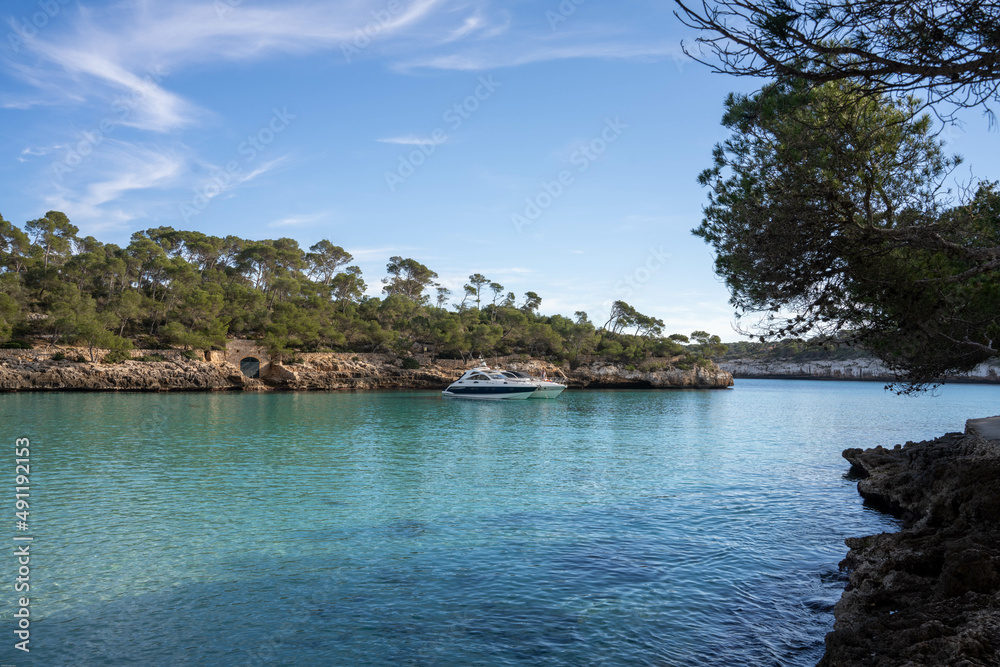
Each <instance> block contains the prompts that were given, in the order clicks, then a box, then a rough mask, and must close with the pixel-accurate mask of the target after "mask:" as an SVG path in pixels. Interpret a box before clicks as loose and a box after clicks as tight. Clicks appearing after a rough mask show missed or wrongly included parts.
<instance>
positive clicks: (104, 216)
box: [45, 140, 189, 231]
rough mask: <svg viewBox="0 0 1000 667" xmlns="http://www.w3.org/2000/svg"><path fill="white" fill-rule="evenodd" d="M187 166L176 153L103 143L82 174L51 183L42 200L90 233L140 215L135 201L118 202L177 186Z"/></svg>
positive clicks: (180, 154) (141, 211) (175, 151)
mask: <svg viewBox="0 0 1000 667" xmlns="http://www.w3.org/2000/svg"><path fill="white" fill-rule="evenodd" d="M188 163H189V159H188V156H187V155H185V154H184V153H183V152H182V151H180V150H176V149H160V148H157V147H152V146H146V145H142V144H133V143H128V142H123V141H113V140H108V145H107V146H106V147H105V150H104V151H103V152H102V154H101V156H100V157H99V158H98V159H95V161H94V162H93V163H92V164H89V165H88V167H87V170H86V171H85V172H83V173H75V172H74V173H71V174H69V175H68V177H67V178H65V179H64V181H63V182H54V183H53V184H52V187H53V189H54V193H53V194H51V195H49V196H47V197H46V198H45V199H46V203H47V204H48V205H49V206H50V207H51V208H54V209H56V210H60V211H67V212H70V213H71V214H72V217H73V219H74V220H81V221H84V222H86V223H87V228H88V229H90V230H91V231H99V230H101V229H107V228H114V227H117V226H120V225H121V224H124V223H126V222H128V221H129V220H132V219H134V218H136V217H142V216H143V215H144V211H143V210H141V208H142V207H141V206H137V205H136V204H135V203H134V202H133V204H132V206H131V207H130V206H124V205H122V203H121V200H122V199H123V198H126V196H127V195H129V194H130V193H134V192H137V191H143V190H150V189H164V188H169V187H173V186H176V185H178V184H179V183H180V182H181V179H182V176H183V174H185V173H186V172H187V168H188V167H187V165H188Z"/></svg>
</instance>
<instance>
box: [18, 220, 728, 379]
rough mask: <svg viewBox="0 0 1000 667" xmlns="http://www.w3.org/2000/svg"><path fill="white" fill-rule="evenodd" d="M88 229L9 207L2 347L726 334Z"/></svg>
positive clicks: (612, 342)
mask: <svg viewBox="0 0 1000 667" xmlns="http://www.w3.org/2000/svg"><path fill="white" fill-rule="evenodd" d="M78 231H79V229H78V228H77V227H76V226H74V225H73V224H72V223H71V222H70V221H69V219H68V218H67V217H66V215H64V214H63V213H60V212H58V211H50V212H48V213H47V214H46V215H45V217H43V218H39V219H37V220H31V221H29V222H27V223H25V225H24V228H23V229H21V228H18V227H17V226H15V225H13V224H11V223H10V222H7V221H6V220H4V219H3V218H2V217H0V345H3V346H4V347H19V346H28V345H30V344H31V343H30V341H31V340H32V339H36V340H37V339H42V340H46V341H49V342H51V343H52V344H57V345H58V344H75V345H82V346H87V347H90V348H91V349H95V348H106V349H111V350H112V354H111V355H110V356H109V358H106V359H109V360H111V361H114V360H119V359H124V358H127V357H128V356H129V351H130V350H132V349H134V348H136V347H138V348H147V349H149V348H152V349H163V348H182V349H194V348H198V349H210V348H215V349H221V348H223V347H225V345H226V338H227V337H243V338H251V339H256V340H259V341H261V342H262V343H263V344H264V345H265V346H266V347H267V348H268V349H269V351H270V352H271V354H272V355H275V356H277V357H279V358H282V357H283V358H287V357H294V354H295V352H297V351H309V352H311V351H338V352H340V351H343V352H389V353H394V354H398V355H400V356H404V357H405V356H408V355H410V354H413V353H423V352H427V353H430V354H432V355H434V356H436V357H439V358H453V359H455V358H470V357H473V356H478V355H484V356H493V355H509V354H524V355H530V356H535V357H545V358H548V359H551V360H560V361H568V362H569V363H570V364H571V365H573V364H576V363H579V362H580V361H581V360H582V359H583V358H584V357H587V358H594V357H598V358H603V359H608V360H613V361H617V362H622V363H625V364H631V365H636V366H637V367H638V366H639V365H641V366H643V367H644V368H651V367H655V366H659V365H666V364H667V363H670V364H672V365H674V366H680V367H690V366H693V365H695V364H700V365H706V364H708V363H709V362H708V360H709V359H710V358H711V356H713V355H718V354H721V353H722V352H724V350H725V346H724V345H722V344H721V340H720V339H719V337H718V336H711V335H709V334H708V333H706V332H703V331H696V332H693V333H692V334H691V337H690V338H689V337H688V336H685V335H682V334H672V335H669V336H664V334H663V326H664V325H663V322H662V320H659V319H656V318H654V317H651V316H648V315H643V314H642V313H639V312H637V311H636V310H635V308H633V307H632V306H630V305H629V304H627V303H625V302H622V301H616V302H615V303H614V305H613V306H612V309H611V314H610V317H609V319H608V320H607V321H606V322H604V323H603V324H595V323H592V322H591V321H590V320H589V319H588V317H587V314H586V313H584V312H577V313H575V314H574V317H573V319H570V318H568V317H563V316H561V315H552V316H546V315H541V314H539V312H538V310H539V306H540V305H541V302H542V299H541V297H540V296H539V295H538V294H536V293H535V292H527V293H525V294H524V295H523V296H522V297H521V298H520V299H518V297H517V296H516V295H515V294H514V293H512V292H507V291H505V289H504V287H503V285H500V284H498V283H496V282H493V281H491V280H489V279H488V278H487V277H486V276H483V275H481V274H479V273H475V274H473V275H471V276H469V282H468V284H466V285H464V289H463V292H462V293H461V294H458V295H453V294H452V293H451V291H450V290H448V289H446V288H444V287H442V286H441V285H439V284H438V283H437V282H436V279H437V274H436V273H435V272H434V271H432V270H431V269H429V268H427V267H426V266H424V265H423V264H421V263H419V262H418V261H416V260H414V259H411V258H403V257H392V258H390V259H389V262H388V265H387V267H386V272H387V275H386V277H384V278H382V281H381V282H382V284H383V287H382V294H383V296H382V297H371V296H369V295H366V291H367V288H368V286H367V284H366V282H365V279H364V277H363V276H362V273H361V270H360V269H359V268H358V267H357V266H354V265H352V264H351V262H352V261H353V259H354V258H353V257H352V256H351V254H350V253H349V252H347V251H346V250H344V249H343V248H341V247H340V246H336V245H334V244H333V243H331V242H330V241H327V240H323V241H320V242H319V243H316V244H315V245H313V246H311V247H310V248H309V249H308V251H306V250H304V249H302V248H300V247H299V244H298V242H296V241H295V240H294V239H290V238H280V239H265V240H257V241H255V240H248V239H242V238H238V237H236V236H226V237H225V238H220V237H217V236H209V235H206V234H203V233H201V232H196V231H178V230H174V229H172V228H170V227H157V228H155V229H147V230H145V231H141V232H136V233H135V234H133V235H132V237H131V241H130V243H129V244H128V245H127V246H126V247H124V248H122V247H119V246H117V245H115V244H113V243H101V242H100V241H98V240H97V239H95V238H93V237H92V236H87V237H85V238H80V237H79V236H78Z"/></svg>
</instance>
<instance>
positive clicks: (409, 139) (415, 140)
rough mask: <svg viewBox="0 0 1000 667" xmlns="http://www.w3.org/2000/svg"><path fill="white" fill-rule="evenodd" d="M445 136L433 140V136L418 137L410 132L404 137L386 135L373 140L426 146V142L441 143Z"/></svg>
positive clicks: (381, 142)
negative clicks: (438, 139)
mask: <svg viewBox="0 0 1000 667" xmlns="http://www.w3.org/2000/svg"><path fill="white" fill-rule="evenodd" d="M447 140H448V139H447V137H445V138H442V139H441V140H440V141H435V140H434V138H433V137H418V136H416V135H414V134H410V135H407V136H404V137H387V138H385V139H376V140H375V141H377V142H379V143H380V144H399V145H401V146H426V145H428V144H443V143H444V142H445V141H447Z"/></svg>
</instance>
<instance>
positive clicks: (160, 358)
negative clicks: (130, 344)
mask: <svg viewBox="0 0 1000 667" xmlns="http://www.w3.org/2000/svg"><path fill="white" fill-rule="evenodd" d="M166 360H167V358H166V357H164V356H163V355H162V354H146V355H143V356H141V357H139V358H137V359H136V361H149V362H157V361H166Z"/></svg>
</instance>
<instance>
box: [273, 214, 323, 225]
mask: <svg viewBox="0 0 1000 667" xmlns="http://www.w3.org/2000/svg"><path fill="white" fill-rule="evenodd" d="M326 217H327V214H326V213H313V214H312V215H292V216H288V217H287V218H281V219H280V220H275V221H273V222H269V223H268V225H267V226H268V227H303V226H306V225H311V224H313V223H314V222H319V221H320V220H323V219H324V218H326Z"/></svg>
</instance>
